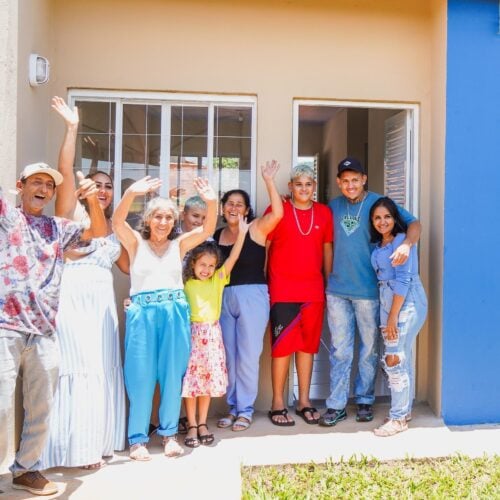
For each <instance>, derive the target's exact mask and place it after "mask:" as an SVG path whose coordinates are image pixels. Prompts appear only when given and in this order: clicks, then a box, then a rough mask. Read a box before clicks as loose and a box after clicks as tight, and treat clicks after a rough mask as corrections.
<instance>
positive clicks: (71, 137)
mask: <svg viewBox="0 0 500 500" xmlns="http://www.w3.org/2000/svg"><path fill="white" fill-rule="evenodd" d="M51 107H52V109H53V110H54V111H55V112H56V113H57V114H58V115H59V116H61V118H62V119H63V120H64V124H65V125H66V131H65V133H64V139H63V143H62V145H61V149H60V150H59V162H58V164H57V168H58V170H59V172H61V174H62V176H63V179H64V181H63V183H62V184H61V185H60V186H59V187H58V188H57V195H56V215H58V216H59V217H65V218H67V219H72V218H73V214H74V212H75V207H76V204H77V203H78V201H77V199H76V198H75V189H76V186H75V176H74V174H73V164H74V161H75V147H76V138H77V134H78V122H79V118H78V108H77V107H74V108H73V109H71V108H70V107H69V106H68V105H67V104H66V103H65V102H64V99H62V98H61V97H57V96H56V97H53V98H52V106H51Z"/></svg>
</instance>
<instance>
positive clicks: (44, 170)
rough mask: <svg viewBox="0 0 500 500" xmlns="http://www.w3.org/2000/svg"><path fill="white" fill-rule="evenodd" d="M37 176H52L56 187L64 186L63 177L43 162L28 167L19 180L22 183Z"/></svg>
mask: <svg viewBox="0 0 500 500" xmlns="http://www.w3.org/2000/svg"><path fill="white" fill-rule="evenodd" d="M35 174H47V175H50V176H51V177H52V179H54V182H55V184H56V186H59V184H62V182H63V176H62V175H61V174H60V173H59V172H58V171H57V170H54V169H53V168H50V167H49V166H48V165H47V164H46V163H42V162H38V163H31V164H30V165H26V166H25V167H24V169H23V171H22V172H21V175H20V176H19V180H21V181H22V180H24V179H27V178H28V177H31V176H32V175H35Z"/></svg>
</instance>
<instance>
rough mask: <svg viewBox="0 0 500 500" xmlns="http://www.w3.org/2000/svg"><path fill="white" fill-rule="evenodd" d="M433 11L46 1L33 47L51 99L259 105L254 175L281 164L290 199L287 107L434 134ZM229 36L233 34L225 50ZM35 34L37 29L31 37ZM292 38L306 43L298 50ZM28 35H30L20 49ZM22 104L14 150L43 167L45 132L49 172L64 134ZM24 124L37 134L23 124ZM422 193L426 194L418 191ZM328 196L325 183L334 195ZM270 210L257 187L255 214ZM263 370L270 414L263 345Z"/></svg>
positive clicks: (370, 4) (379, 3)
mask: <svg viewBox="0 0 500 500" xmlns="http://www.w3.org/2000/svg"><path fill="white" fill-rule="evenodd" d="M27 3H28V2H27V1H26V2H24V5H27ZM48 3H49V2H45V1H43V2H40V3H37V5H41V6H42V7H40V6H39V7H36V8H35V10H34V13H33V14H30V13H29V12H26V13H25V16H26V17H27V19H28V24H29V20H30V19H31V18H32V17H33V16H35V15H38V16H39V17H41V19H42V20H43V19H46V17H47V16H46V12H45V10H44V7H43V6H45V5H47V4H48ZM431 3H432V2H431V0H408V1H407V2H404V4H402V3H401V2H399V1H398V0H366V1H364V2H361V3H359V2H353V1H352V0H338V1H336V2H330V1H326V0H310V1H305V0H294V1H293V2H290V1H288V0H269V1H249V2H230V1H217V0H215V1H213V2H202V1H194V0H187V1H184V2H178V1H168V0H144V1H142V2H136V1H133V0H120V1H118V0H72V1H71V2H66V1H63V0H53V1H52V2H50V4H51V5H53V11H51V13H50V14H51V17H50V21H51V23H53V24H52V25H51V28H50V33H49V30H48V29H44V32H45V34H46V36H45V38H44V40H45V41H47V43H48V48H45V47H42V45H37V48H38V50H39V51H40V52H41V53H42V54H43V55H46V54H48V56H49V59H51V63H52V66H51V69H52V85H51V86H50V94H58V95H63V96H65V95H67V90H68V89H69V88H91V89H92V88H95V89H114V90H116V89H124V90H127V89H128V90H154V91H179V92H208V93H232V94H251V95H256V96H257V102H258V110H257V111H258V112H257V115H258V122H257V165H259V164H260V163H262V162H263V161H265V160H266V159H270V158H276V159H277V160H278V161H280V163H281V164H282V169H281V170H280V172H279V174H278V177H277V183H278V185H279V187H280V190H286V184H287V181H288V177H289V169H290V167H291V158H292V105H293V100H294V98H306V99H308V98H314V99H341V100H366V101H385V102H387V101H397V102H417V103H419V104H420V105H421V109H422V114H423V120H422V128H426V129H427V128H429V127H430V120H429V117H430V113H431V106H430V99H431V60H432V58H431V55H432V50H431V48H432V45H431V33H432V25H431V17H430V4H431ZM30 5H33V3H30ZM37 9H38V10H37ZM37 12H38V14H37ZM283 19H286V23H284V22H283ZM47 24H48V21H47V22H42V26H43V25H47ZM228 27H235V28H234V30H233V31H234V32H233V35H232V36H231V39H230V43H228V36H227V33H228ZM39 29H40V28H37V27H36V26H33V30H34V33H36V32H37V30H39ZM186 30H188V31H189V33H190V35H189V36H187V35H186ZM353 32H355V33H357V36H355V37H353V36H352V33H353ZM255 33H266V36H265V37H256V36H255ZM297 33H301V34H302V36H301V37H300V43H298V39H297ZM90 34H91V35H90ZM131 34H133V36H131ZM193 34H196V36H194V35H193ZM32 36H34V35H29V34H28V33H27V34H26V39H27V40H30V38H31V37H32ZM291 40H293V41H294V43H290V41H291ZM200 41H203V42H202V43H200ZM50 47H52V50H51V51H49V52H47V53H44V51H45V50H49V49H50ZM186 61H190V64H186ZM326 61H327V62H328V63H327V64H325V62H326ZM415 61H419V64H415ZM297 68H300V71H299V70H298V69H297ZM340 69H342V70H341V71H340ZM367 82H369V84H367ZM25 94H26V96H23V98H22V99H23V100H22V101H21V99H20V108H21V111H22V119H20V120H19V121H20V123H23V124H25V125H27V127H26V129H24V128H23V127H20V138H19V144H23V145H24V146H23V148H21V147H20V149H19V151H20V154H21V155H22V157H23V159H26V160H27V159H28V157H30V156H32V157H36V159H42V158H40V157H41V156H43V155H42V153H43V151H44V140H45V131H46V130H48V132H49V135H50V137H51V140H50V143H49V151H48V160H49V161H50V162H54V161H55V160H56V158H57V150H58V147H59V143H60V140H61V136H62V131H63V129H62V125H61V124H60V120H59V119H58V117H56V116H55V115H54V114H52V115H50V116H47V115H48V114H49V106H48V104H49V95H44V94H42V93H41V92H38V93H35V94H34V95H35V96H36V97H37V99H36V101H34V100H33V99H32V96H31V95H30V92H29V91H28V90H26V92H25ZM47 94H48V92H47ZM25 97H26V99H25ZM21 102H22V104H21ZM29 116H32V117H33V120H34V123H33V124H32V123H27V121H26V119H27V118H28V117H29ZM35 131H38V132H41V133H39V134H35ZM426 132H427V130H426ZM325 134H326V135H328V134H327V132H326V131H325ZM41 137H44V139H41ZM430 141H431V136H430V133H425V134H422V141H421V151H420V157H421V164H422V165H424V166H425V168H429V167H428V166H429V164H430ZM28 145H29V146H28ZM342 156H345V151H344V153H343V155H339V157H337V158H338V159H337V158H335V159H333V158H330V165H331V168H332V167H333V172H335V169H336V164H337V163H338V161H339V160H340V159H341V157H342ZM331 178H332V179H334V178H335V175H333V176H332V177H331ZM428 187H429V186H427V185H423V186H422V188H423V191H425V190H426V189H428ZM335 190H336V188H335V187H334V185H333V184H332V186H330V194H331V196H334V195H335V194H336V192H335ZM267 204H268V200H267V195H266V192H265V189H263V184H262V182H261V181H260V180H259V179H258V180H257V206H256V209H257V212H258V213H260V212H261V211H262V210H263V209H264V207H265V206H267ZM426 223H427V221H425V220H424V225H425V224H426ZM262 359H263V362H262V363H261V366H262V371H261V380H262V384H261V391H260V396H259V401H258V407H259V408H267V407H268V405H269V399H270V382H269V381H270V371H269V365H270V363H269V361H268V360H269V347H268V340H266V341H265V352H264V356H263V358H262Z"/></svg>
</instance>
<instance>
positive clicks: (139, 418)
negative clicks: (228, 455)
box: [113, 176, 217, 460]
mask: <svg viewBox="0 0 500 500" xmlns="http://www.w3.org/2000/svg"><path fill="white" fill-rule="evenodd" d="M160 185H161V181H160V180H159V179H152V178H151V177H149V176H147V177H144V178H143V179H141V180H139V181H137V182H134V183H133V184H132V185H131V186H130V187H129V188H128V189H127V190H126V191H125V193H124V195H123V198H122V199H121V201H120V203H119V205H118V207H117V208H116V211H115V214H114V216H113V230H114V232H115V234H116V235H117V237H118V239H119V240H120V242H121V244H122V245H123V246H124V247H125V249H126V250H127V252H128V254H129V258H130V279H131V288H130V296H131V304H130V305H129V307H128V308H127V311H126V337H125V366H124V370H125V386H126V389H127V394H128V397H129V401H130V413H129V424H128V441H129V445H130V458H131V459H133V460H150V459H151V456H150V455H149V452H148V450H147V448H146V444H147V442H148V440H149V438H148V427H149V420H150V416H151V402H152V398H153V392H154V389H155V385H156V382H158V383H159V385H160V411H159V417H160V427H159V428H158V431H157V433H158V435H160V436H162V439H163V445H164V452H165V455H166V456H177V455H181V454H182V453H183V449H182V448H181V446H180V445H179V444H178V442H177V438H176V434H177V427H178V419H179V411H180V406H181V386H182V377H183V376H184V372H185V371H186V367H187V363H188V359H189V352H190V338H191V331H190V324H189V306H188V303H187V301H186V297H185V295H184V290H183V283H182V260H183V258H184V256H185V254H186V252H188V251H189V250H191V249H192V248H194V247H195V246H197V245H199V244H200V243H202V242H203V241H205V240H206V239H207V237H208V236H210V235H211V234H212V233H213V232H214V230H215V224H216V218H217V203H216V196H215V193H214V191H213V189H212V188H211V187H210V186H209V185H208V183H207V181H206V180H203V179H199V178H197V179H195V180H194V186H195V188H196V190H197V191H198V193H199V195H200V196H201V198H202V199H203V200H204V201H205V203H206V204H207V217H206V219H205V222H204V224H203V227H202V228H201V230H200V228H199V227H198V228H196V229H194V230H193V231H190V232H187V233H184V234H182V235H180V236H179V237H178V238H175V233H174V231H173V229H174V226H175V224H176V222H177V218H178V211H177V209H176V207H175V205H174V204H173V203H172V201H170V200H166V199H164V198H154V199H153V200H151V201H150V202H149V204H148V205H147V207H146V210H145V213H144V216H143V224H142V230H141V232H138V231H135V230H133V229H132V228H131V227H130V226H129V225H128V224H127V222H126V218H127V214H128V212H129V209H130V207H131V206H132V203H133V201H134V199H135V197H136V196H139V195H145V194H147V193H150V192H153V191H156V190H157V189H158V188H159V187H160Z"/></svg>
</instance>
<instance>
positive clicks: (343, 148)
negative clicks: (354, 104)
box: [323, 108, 347, 199]
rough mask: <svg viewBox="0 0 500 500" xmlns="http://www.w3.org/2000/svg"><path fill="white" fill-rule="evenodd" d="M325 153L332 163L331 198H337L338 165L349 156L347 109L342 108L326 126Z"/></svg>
mask: <svg viewBox="0 0 500 500" xmlns="http://www.w3.org/2000/svg"><path fill="white" fill-rule="evenodd" d="M323 152H324V153H326V154H327V155H328V160H329V162H330V164H329V167H328V176H327V179H328V182H329V184H328V186H327V192H328V195H329V198H330V199H331V198H335V197H336V196H338V195H339V194H340V191H339V188H338V187H337V183H336V182H335V179H336V178H337V165H338V164H339V163H340V162H341V161H342V160H343V159H344V158H345V157H346V156H347V109H346V108H340V109H339V110H338V111H337V113H336V114H335V115H334V116H333V117H332V118H330V120H328V121H327V122H326V124H325V126H324V133H323Z"/></svg>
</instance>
